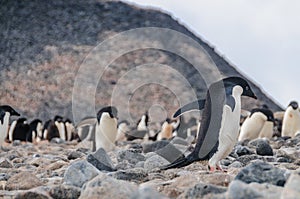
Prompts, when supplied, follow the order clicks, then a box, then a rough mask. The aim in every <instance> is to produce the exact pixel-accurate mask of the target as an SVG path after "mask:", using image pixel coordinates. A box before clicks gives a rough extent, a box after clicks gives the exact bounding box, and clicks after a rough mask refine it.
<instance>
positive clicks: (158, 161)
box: [144, 155, 170, 170]
mask: <svg viewBox="0 0 300 199" xmlns="http://www.w3.org/2000/svg"><path fill="white" fill-rule="evenodd" d="M167 164H170V162H169V161H167V160H166V159H164V158H163V157H161V156H159V155H154V156H151V157H150V158H148V159H147V160H146V161H145V163H144V168H145V169H147V170H152V169H155V168H159V167H160V166H163V165H167Z"/></svg>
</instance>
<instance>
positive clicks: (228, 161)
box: [220, 159, 232, 166]
mask: <svg viewBox="0 0 300 199" xmlns="http://www.w3.org/2000/svg"><path fill="white" fill-rule="evenodd" d="M220 163H221V165H224V166H229V165H230V164H231V163H232V161H231V160H227V159H223V160H221V162H220Z"/></svg>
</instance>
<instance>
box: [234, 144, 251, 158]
mask: <svg viewBox="0 0 300 199" xmlns="http://www.w3.org/2000/svg"><path fill="white" fill-rule="evenodd" d="M235 153H236V154H237V155H238V156H243V155H251V154H253V152H252V151H251V150H250V149H249V148H248V147H246V146H241V145H237V147H236V148H235Z"/></svg>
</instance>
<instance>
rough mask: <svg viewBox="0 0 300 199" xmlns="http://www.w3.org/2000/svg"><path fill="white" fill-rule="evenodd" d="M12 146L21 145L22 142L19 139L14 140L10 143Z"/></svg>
mask: <svg viewBox="0 0 300 199" xmlns="http://www.w3.org/2000/svg"><path fill="white" fill-rule="evenodd" d="M12 145H13V146H21V145H22V142H21V141H20V140H14V141H13V143H12Z"/></svg>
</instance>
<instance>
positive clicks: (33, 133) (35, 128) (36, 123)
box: [26, 119, 43, 142]
mask: <svg viewBox="0 0 300 199" xmlns="http://www.w3.org/2000/svg"><path fill="white" fill-rule="evenodd" d="M42 130H43V125H42V121H41V120H39V119H35V120H33V121H31V122H30V124H29V131H28V133H27V136H26V141H28V142H40V141H41V140H42V137H43V136H42Z"/></svg>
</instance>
